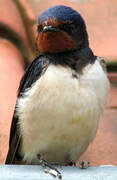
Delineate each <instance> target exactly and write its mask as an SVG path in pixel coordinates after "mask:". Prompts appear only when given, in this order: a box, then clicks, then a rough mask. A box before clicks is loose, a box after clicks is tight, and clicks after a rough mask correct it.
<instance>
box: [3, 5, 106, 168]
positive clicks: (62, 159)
mask: <svg viewBox="0 0 117 180" xmlns="http://www.w3.org/2000/svg"><path fill="white" fill-rule="evenodd" d="M37 31H38V35H37V48H38V54H39V55H38V57H37V58H36V59H34V60H33V61H32V63H31V64H30V65H29V67H28V68H27V69H26V71H25V73H24V76H23V78H22V79H21V82H20V86H19V90H18V97H17V101H16V107H15V110H14V115H13V119H12V124H11V131H10V140H9V151H8V155H7V158H6V164H39V163H40V161H39V158H38V157H39V155H40V156H42V157H43V158H44V159H45V160H46V161H48V162H50V163H55V164H56V163H58V164H60V165H69V164H70V163H71V162H72V163H75V162H76V161H77V160H78V159H79V157H80V156H81V154H82V153H83V152H85V150H86V149H87V147H88V145H89V143H90V142H91V141H92V140H93V139H94V137H95V135H96V131H97V128H98V122H99V119H100V116H101V114H102V112H103V109H104V106H105V104H106V102H107V99H108V92H109V81H108V78H107V75H106V72H105V70H104V68H103V67H105V65H104V61H103V60H102V59H101V58H100V57H97V56H95V55H94V54H93V52H92V50H91V48H90V47H89V40H88V34H87V29H86V25H85V22H84V20H83V18H82V16H81V15H80V14H79V13H78V12H77V11H75V10H74V9H72V8H71V7H67V6H62V5H59V6H54V7H51V8H49V9H47V10H46V11H44V12H43V13H42V14H41V15H40V17H39V19H38V28H37ZM102 64H103V65H102Z"/></svg>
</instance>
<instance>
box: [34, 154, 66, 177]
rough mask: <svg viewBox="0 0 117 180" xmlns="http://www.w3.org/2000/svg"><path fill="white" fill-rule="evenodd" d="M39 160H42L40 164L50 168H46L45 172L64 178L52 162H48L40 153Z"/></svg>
mask: <svg viewBox="0 0 117 180" xmlns="http://www.w3.org/2000/svg"><path fill="white" fill-rule="evenodd" d="M37 157H38V159H39V161H40V164H41V165H42V166H43V167H48V168H49V169H47V168H46V169H44V172H45V173H48V174H50V175H52V176H53V177H58V179H62V175H61V173H60V172H59V171H58V170H57V169H56V168H55V167H53V166H52V165H51V163H49V162H47V161H46V160H44V159H42V157H41V156H40V155H37Z"/></svg>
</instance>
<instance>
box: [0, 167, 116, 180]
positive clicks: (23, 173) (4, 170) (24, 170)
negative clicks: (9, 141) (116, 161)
mask: <svg viewBox="0 0 117 180" xmlns="http://www.w3.org/2000/svg"><path fill="white" fill-rule="evenodd" d="M56 168H57V170H58V171H59V172H60V173H61V175H62V180H117V166H111V165H105V166H99V167H89V168H88V169H80V168H79V167H69V166H66V167H65V166H64V167H63V166H56ZM44 169H45V168H44V167H42V166H36V165H34V166H32V165H30V166H29V165H0V180H57V179H58V177H53V176H52V175H51V174H48V173H45V172H44Z"/></svg>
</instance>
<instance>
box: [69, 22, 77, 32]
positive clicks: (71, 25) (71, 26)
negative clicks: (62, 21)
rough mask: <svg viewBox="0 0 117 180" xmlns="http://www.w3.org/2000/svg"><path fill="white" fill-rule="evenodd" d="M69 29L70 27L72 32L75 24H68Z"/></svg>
mask: <svg viewBox="0 0 117 180" xmlns="http://www.w3.org/2000/svg"><path fill="white" fill-rule="evenodd" d="M70 29H71V31H72V32H74V30H76V26H75V24H70Z"/></svg>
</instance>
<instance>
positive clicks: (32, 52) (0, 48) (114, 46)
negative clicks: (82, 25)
mask: <svg viewBox="0 0 117 180" xmlns="http://www.w3.org/2000/svg"><path fill="white" fill-rule="evenodd" d="M60 4H61V5H67V6H71V7H72V8H74V9H75V10H77V11H78V12H79V13H80V14H81V15H82V17H83V18H84V20H85V22H86V26H87V30H88V34H89V43H90V47H91V49H92V50H93V52H94V54H95V55H97V56H101V57H103V58H104V59H105V60H106V62H107V71H108V77H109V80H110V82H111V91H110V100H109V104H108V106H107V107H106V109H105V112H104V115H103V117H102V118H101V120H100V124H99V128H98V132H97V135H96V138H95V140H94V141H93V142H92V143H91V145H90V146H89V148H88V150H87V151H86V152H85V153H84V154H83V155H82V157H81V158H80V160H82V159H83V160H86V161H90V162H91V165H93V166H98V165H102V164H113V165H117V153H116V149H117V1H116V0H111V1H110V0H54V1H52V0H0V164H4V161H5V157H6V154H7V150H8V139H9V131H10V124H11V120H12V116H13V111H14V107H15V102H16V97H17V89H18V86H19V82H20V79H21V77H22V75H23V73H24V71H25V68H26V67H27V65H28V64H29V63H30V62H31V61H32V60H33V59H34V58H35V57H36V56H37V52H36V47H35V41H36V29H37V18H38V16H39V15H40V14H41V13H42V12H43V11H44V10H45V9H47V8H48V7H51V6H54V5H60Z"/></svg>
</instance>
